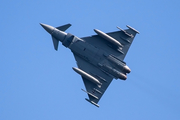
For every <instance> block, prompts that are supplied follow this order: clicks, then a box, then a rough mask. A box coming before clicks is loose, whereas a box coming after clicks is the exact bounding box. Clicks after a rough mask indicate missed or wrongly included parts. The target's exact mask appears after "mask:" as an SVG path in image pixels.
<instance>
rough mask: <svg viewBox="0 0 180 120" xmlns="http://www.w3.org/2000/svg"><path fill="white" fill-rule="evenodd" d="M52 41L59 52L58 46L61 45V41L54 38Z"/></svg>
mask: <svg viewBox="0 0 180 120" xmlns="http://www.w3.org/2000/svg"><path fill="white" fill-rule="evenodd" d="M52 40H53V45H54V49H55V50H56V51H57V50H58V45H59V40H57V39H56V38H54V37H53V36H52Z"/></svg>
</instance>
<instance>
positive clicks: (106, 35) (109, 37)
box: [94, 29, 123, 47]
mask: <svg viewBox="0 0 180 120" xmlns="http://www.w3.org/2000/svg"><path fill="white" fill-rule="evenodd" d="M94 31H95V32H96V33H97V34H98V35H99V36H100V37H102V38H104V39H105V40H107V41H108V42H110V43H112V44H114V45H116V46H118V47H123V45H122V44H121V43H120V42H119V41H117V40H116V39H114V38H113V37H111V36H109V35H108V34H106V33H104V32H102V31H100V30H98V29H94Z"/></svg>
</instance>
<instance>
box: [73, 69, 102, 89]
mask: <svg viewBox="0 0 180 120" xmlns="http://www.w3.org/2000/svg"><path fill="white" fill-rule="evenodd" d="M73 70H74V71H75V72H77V73H78V74H80V75H81V76H82V77H84V78H86V79H87V80H89V81H91V82H93V83H95V84H97V85H98V87H100V86H101V85H102V83H101V82H100V81H99V80H98V79H96V78H95V77H93V76H92V75H90V74H88V73H86V72H85V71H83V70H81V69H79V68H75V67H73Z"/></svg>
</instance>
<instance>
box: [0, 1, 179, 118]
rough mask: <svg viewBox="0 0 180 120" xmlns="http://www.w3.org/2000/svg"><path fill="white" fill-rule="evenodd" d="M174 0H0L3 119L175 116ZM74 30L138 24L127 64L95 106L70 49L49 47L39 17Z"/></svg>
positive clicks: (176, 23)
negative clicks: (123, 74) (128, 70)
mask: <svg viewBox="0 0 180 120" xmlns="http://www.w3.org/2000/svg"><path fill="white" fill-rule="evenodd" d="M179 5H180V1H179V0H126V1H125V0H124V1H122V0H116V2H113V1H112V0H107V1H105V0H90V1H85V0H77V1H73V0H64V1H60V0H49V1H45V0H31V1H25V0H1V4H0V120H92V119H93V120H110V119H111V120H180V77H179V75H180V73H179V72H180V63H179V62H180V47H179V45H180V38H179V35H180V33H179V32H180V7H179ZM39 23H45V24H49V25H52V26H60V25H63V24H67V23H71V24H72V26H71V28H69V29H68V30H67V32H70V33H72V34H74V35H76V36H78V37H84V36H89V35H93V34H95V33H94V31H93V29H95V28H96V29H100V30H102V31H104V32H111V31H116V30H118V29H117V28H116V26H119V27H121V28H123V29H125V28H126V25H130V26H132V27H134V28H136V29H137V30H138V31H140V34H138V35H137V36H136V38H135V40H134V42H133V44H132V46H131V48H130V50H129V52H128V54H127V56H126V58H125V61H126V63H127V65H128V66H129V67H130V68H131V70H132V72H131V73H130V74H129V75H128V79H127V80H126V81H121V80H114V81H113V82H112V83H111V85H110V87H109V88H108V90H107V91H106V93H105V94H104V96H103V97H102V99H101V100H100V102H99V104H100V108H97V107H95V106H93V105H91V104H90V103H88V102H87V101H85V99H84V98H86V97H87V95H86V94H85V93H84V92H82V91H81V88H83V89H84V84H83V82H82V80H81V77H80V76H79V75H78V74H76V73H75V72H74V71H73V70H72V67H76V66H77V65H76V62H75V60H74V57H73V55H72V53H71V52H70V50H69V49H67V48H65V47H63V46H60V47H59V51H55V50H54V48H53V44H52V40H51V37H50V35H49V34H48V33H47V32H46V31H45V30H44V29H43V28H42V27H41V26H40V25H39Z"/></svg>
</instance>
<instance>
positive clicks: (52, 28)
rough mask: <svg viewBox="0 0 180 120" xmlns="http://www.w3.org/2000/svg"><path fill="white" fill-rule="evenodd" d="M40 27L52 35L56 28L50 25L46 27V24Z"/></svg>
mask: <svg viewBox="0 0 180 120" xmlns="http://www.w3.org/2000/svg"><path fill="white" fill-rule="evenodd" d="M40 25H41V26H42V27H43V28H44V29H45V30H46V31H47V32H48V33H49V34H52V32H53V30H54V27H52V26H50V25H46V24H42V23H40Z"/></svg>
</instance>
